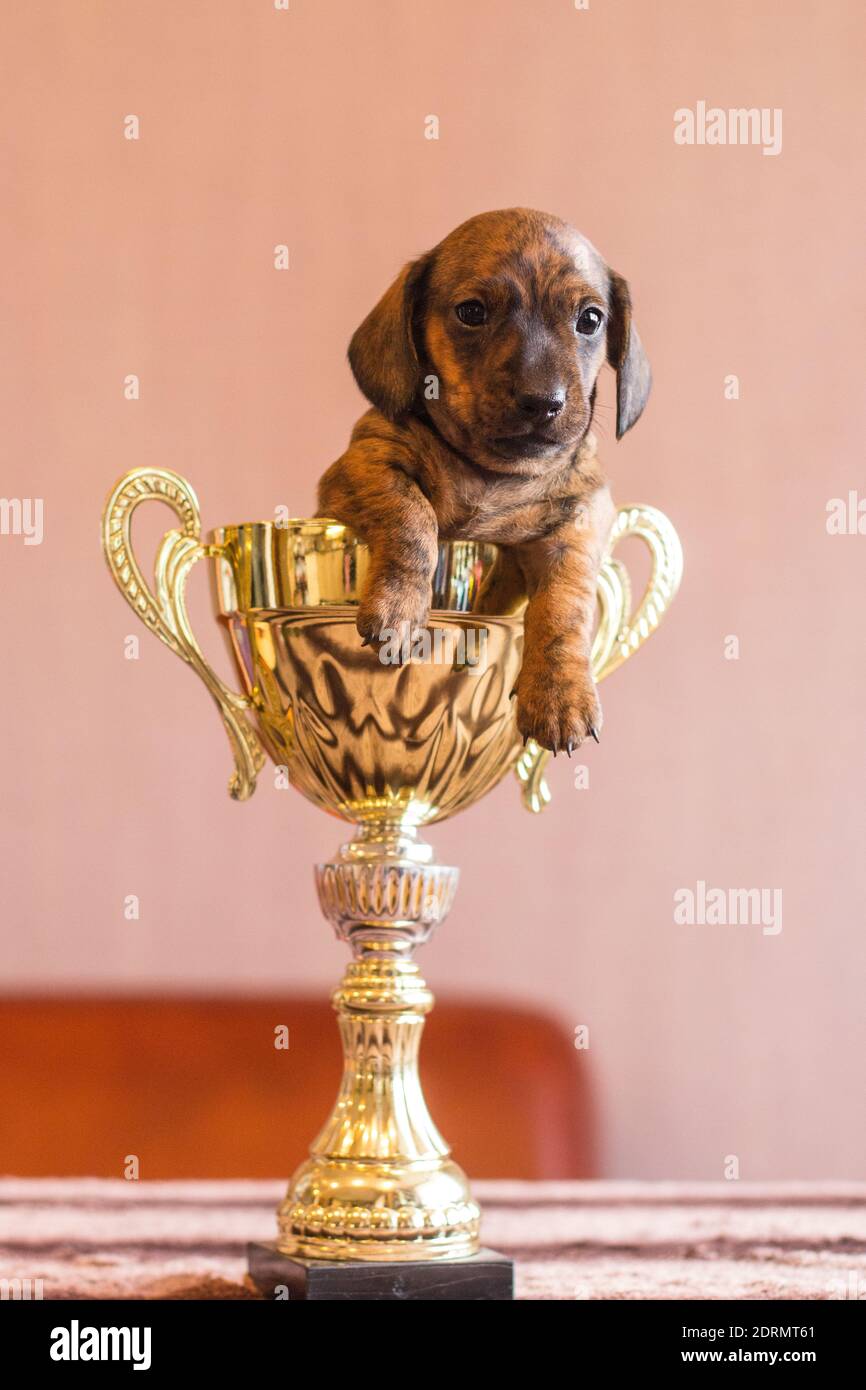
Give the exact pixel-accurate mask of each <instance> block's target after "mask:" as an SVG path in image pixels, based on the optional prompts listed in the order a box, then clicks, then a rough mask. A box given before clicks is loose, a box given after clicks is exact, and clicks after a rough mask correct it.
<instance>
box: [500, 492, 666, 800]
mask: <svg viewBox="0 0 866 1390" xmlns="http://www.w3.org/2000/svg"><path fill="white" fill-rule="evenodd" d="M628 536H637V537H638V539H640V540H642V541H643V542H644V544H645V545H646V546H647V548H648V549H649V552H650V562H651V570H650V577H649V580H648V582H647V586H646V589H645V590H644V593H643V597H642V598H641V601H640V603H639V604H638V606H637V608H636V609H635V611H634V613H632V612H631V584H630V583H629V577H628V571H627V570H626V568H625V566H624V565H623V564H622V563H621V562H620V561H619V560H616V559H614V557H613V555H612V554H611V553H610V552H611V551H612V550H613V548H614V546H616V545H618V544H619V542H620V541H623V540H625V539H626V538H627V537H628ZM682 574H683V551H682V546H681V545H680V538H679V536H678V535H677V533H676V531H675V530H674V528H673V526H672V524H671V523H670V521H669V520H668V518H667V517H666V516H665V514H664V512H660V511H658V510H657V508H655V507H645V506H634V507H620V509H619V511H618V512H617V514H616V520H615V521H614V524H613V529H612V531H611V535H610V542H609V547H608V555H607V559H606V560H605V562H604V564H603V565H602V568H601V572H600V574H599V576H598V607H599V621H598V627H597V629H596V633H595V639H594V641H593V644H592V674H593V676H594V677H595V679H596V681H602V680H604V678H605V676H609V675H610V673H611V672H612V671H615V670H616V669H617V667H619V666H621V665H622V664H623V662H624V661H627V660H628V658H629V657H630V656H633V655H634V653H635V652H636V651H637V649H638V647H642V646H643V644H644V642H645V641H646V640H647V638H648V637H651V636H652V634H653V633H654V632H655V630H656V628H657V627H658V625H659V623H660V622H661V620H662V618H663V617H664V615H665V613H666V612H667V610H668V608H669V607H670V605H671V603H672V602H673V599H674V597H675V595H676V592H677V589H678V588H679V587H680V580H681V579H682ZM550 756H551V755H550V753H549V752H548V751H547V749H546V748H539V746H538V744H537V743H536V742H535V741H534V740H533V739H530V740H529V742H528V743H527V745H526V748H525V749H524V750H523V751H522V752H521V753H520V754H519V756H518V759H517V763H516V765H515V769H514V770H515V772H516V774H517V776H518V777H519V779H520V781H521V782H522V783H523V804H524V805H525V806H526V807H527V808H528V809H529V810H530V811H541V810H543V808H544V807H545V806H546V804H547V802H548V801H549V800H550V791H549V789H548V786H547V783H546V781H545V780H544V769H545V766H546V765H547V761H548V759H549V758H550Z"/></svg>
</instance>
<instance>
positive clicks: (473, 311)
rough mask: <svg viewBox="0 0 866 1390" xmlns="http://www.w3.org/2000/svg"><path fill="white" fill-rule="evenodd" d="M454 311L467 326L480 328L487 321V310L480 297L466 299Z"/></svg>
mask: <svg viewBox="0 0 866 1390" xmlns="http://www.w3.org/2000/svg"><path fill="white" fill-rule="evenodd" d="M454 312H455V314H456V315H457V317H458V318H459V320H460V322H461V323H465V324H466V326H467V328H480V327H481V325H482V323H486V322H487V310H486V309H485V307H484V305H483V304H482V303H481V300H480V299H464V301H463V303H462V304H458V305H457V308H456V309H455V310H454Z"/></svg>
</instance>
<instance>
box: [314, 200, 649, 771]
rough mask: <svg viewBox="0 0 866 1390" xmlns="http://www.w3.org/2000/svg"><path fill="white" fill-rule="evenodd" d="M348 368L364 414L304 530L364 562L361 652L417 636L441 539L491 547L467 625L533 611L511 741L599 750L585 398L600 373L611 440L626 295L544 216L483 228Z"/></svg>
mask: <svg viewBox="0 0 866 1390" xmlns="http://www.w3.org/2000/svg"><path fill="white" fill-rule="evenodd" d="M349 362H350V365H351V368H352V371H353V372H354V375H355V379H356V381H357V383H358V385H359V386H360V388H361V390H362V391H363V393H364V395H365V396H366V397H367V398H368V400H370V401H371V402H372V405H373V409H372V410H368V411H367V413H366V414H365V415H363V416H362V417H361V419H360V420H359V421H358V423H357V425H356V426H355V429H354V430H353V432H352V438H351V441H350V443H349V447H348V449H347V450H346V452H345V453H344V454H343V455H342V456H341V457H340V458H339V459H338V460H337V462H336V463H334V464H333V465H332V466H331V468H329V469H328V471H327V473H326V474H325V475H324V477H323V478H322V480H321V483H320V485H319V513H320V515H322V516H329V517H334V518H335V519H336V520H338V521H342V522H344V523H345V524H346V525H348V526H350V527H351V528H352V529H353V530H354V531H356V532H357V533H358V534H359V535H360V536H361V537H362V538H363V539H364V540H365V541H366V542H367V543H368V545H369V547H370V552H371V561H370V571H369V578H368V582H367V586H366V589H365V591H364V593H363V594H362V596H361V602H360V605H359V608H358V616H357V625H358V632H359V633H360V635H361V637H362V639H364V641H365V642H375V641H377V640H379V639H380V636H382V635H384V634H385V632H386V630H388V631H389V632H394V631H405V629H404V628H402V626H401V625H402V624H405V623H408V624H409V625H410V627H411V629H412V630H414V629H415V628H418V627H423V626H424V624H425V623H426V622H427V616H428V612H429V608H430V602H431V579H432V576H433V573H434V571H435V568H436V561H437V547H438V543H439V541H440V540H455V539H461V538H463V539H474V540H485V541H493V542H495V543H496V544H497V545H498V546H501V547H503V549H502V551H501V553H500V556H499V560H498V561H497V564H496V566H495V567H494V570H493V573H492V575H491V579H490V582H489V584H488V585H487V586H486V588H485V590H484V591H482V595H481V603H482V610H483V611H485V612H488V613H507V612H511V611H513V609H514V608H515V607H516V606H517V605H518V604H519V603H520V602H521V601H522V600H523V599H525V598H528V600H529V602H528V605H527V608H526V612H525V618H524V654H523V665H522V669H521V672H520V677H519V680H518V683H517V688H516V694H517V723H518V727H519V729H520V732H521V733H522V734H523V736H524V741H525V740H526V739H527V738H533V739H535V740H536V741H537V742H538V743H539V744H541V746H542V747H544V748H548V749H550V750H551V751H552V752H554V753H556V752H557V751H558V750H559V749H565V750H567V751H568V753H569V754H570V753H571V752H572V750H573V749H574V748H576V747H577V746H578V745H579V744H580V743H581V742H582V741H583V740H584V739H585V738H586V737H587V736H588V735H592V736H593V737H594V738H595V739H596V741H598V734H599V730H600V729H601V723H602V715H601V707H600V705H599V701H598V694H597V691H596V687H595V682H594V681H593V678H592V671H591V665H590V648H591V642H592V632H593V624H594V617H595V606H596V580H597V576H598V570H599V566H600V564H601V561H602V558H603V555H604V551H605V545H606V542H607V539H608V535H609V532H610V527H611V524H612V521H613V517H614V508H613V504H612V502H611V498H610V493H609V492H608V489H607V486H606V484H605V481H604V476H603V474H602V471H601V468H600V466H599V464H598V461H597V459H596V457H595V441H594V438H593V436H592V435H591V434H590V433H589V429H590V425H591V423H592V417H593V410H594V407H595V398H596V381H597V378H598V374H599V371H600V370H601V367H602V365H603V364H604V363H605V362H608V363H610V365H611V366H612V367H613V368H614V369H615V371H616V374H617V405H616V434H617V438H618V439H619V438H620V437H621V436H622V435H623V434H624V433H625V431H626V430H628V429H630V428H631V426H632V425H633V424H634V423H635V421H636V420H637V419H638V418H639V416H640V415H641V412H642V411H643V409H644V406H645V405H646V402H647V397H648V395H649V390H650V369H649V363H648V362H647V359H646V355H645V354H644V351H643V347H642V345H641V341H640V338H639V336H638V333H637V329H636V328H635V325H634V323H633V321H632V314H631V301H630V297H629V291H628V286H627V284H626V282H625V281H624V280H623V279H622V277H621V276H619V275H617V274H616V272H615V271H612V270H610V269H609V267H608V266H607V265H606V264H605V262H604V261H603V260H602V258H601V256H600V255H599V254H598V252H597V251H596V250H595V248H594V247H593V246H592V245H591V244H590V243H589V242H588V241H587V240H586V239H585V238H584V237H582V236H581V235H580V234H579V233H578V232H577V231H575V230H574V228H573V227H571V226H569V225H568V223H566V222H563V221H561V220H560V219H559V218H557V217H550V216H547V215H546V214H544V213H540V212H532V211H529V210H528V209H525V208H515V209H511V210H508V211H503V212H487V213H482V214H481V215H480V216H478V217H473V218H471V219H470V220H469V221H468V222H464V223H463V224H462V225H461V226H460V227H458V228H457V229H456V231H453V232H451V233H450V235H449V236H447V237H446V238H445V240H444V241H442V242H440V243H439V245H438V246H436V247H434V249H433V250H432V251H429V252H427V254H426V255H424V256H421V257H419V259H418V260H415V261H412V262H410V264H408V265H407V266H406V267H405V268H404V270H403V271H402V272H401V274H400V275H399V276H398V277H397V279H396V280H395V282H394V284H393V285H392V286H391V288H390V289H389V290H387V291H386V293H385V294H384V296H383V297H382V299H381V300H380V301H379V303H378V304H377V305H376V307H375V308H374V309H373V310H372V312H371V313H370V314H368V316H367V318H366V319H365V320H364V322H363V323H362V324H361V326H360V328H359V329H358V330H357V332H356V333H355V335H354V337H353V338H352V341H351V344H350V345H349Z"/></svg>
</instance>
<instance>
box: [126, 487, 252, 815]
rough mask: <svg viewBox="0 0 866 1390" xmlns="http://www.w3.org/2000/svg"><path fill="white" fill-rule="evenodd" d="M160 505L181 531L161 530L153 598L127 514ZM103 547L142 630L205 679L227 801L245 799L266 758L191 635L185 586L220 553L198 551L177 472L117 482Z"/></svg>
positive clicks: (193, 505)
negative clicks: (225, 755)
mask: <svg viewBox="0 0 866 1390" xmlns="http://www.w3.org/2000/svg"><path fill="white" fill-rule="evenodd" d="M153 501H158V502H167V503H168V505H169V506H170V507H171V508H172V510H173V511H175V512H176V513H177V516H178V519H179V521H180V523H181V529H180V530H177V531H167V532H166V534H165V536H164V537H163V539H162V542H161V544H160V547H159V550H158V552H157V557H156V565H155V578H156V595H154V594H153V592H152V591H151V589H150V588H149V587H148V585H147V582H146V581H145V579H144V578H143V576H142V573H141V570H140V569H139V567H138V563H137V561H136V558H135V554H134V552H133V549H132V540H131V536H130V526H131V522H132V514H133V512H134V511H135V509H136V507H138V506H140V504H141V503H142V502H153ZM102 548H103V551H104V552H105V558H106V560H107V561H108V568H109V569H110V570H111V573H112V576H113V578H114V582H115V584H116V585H117V587H118V589H119V590H120V592H121V593H122V594H123V597H124V598H125V599H126V601H127V603H128V604H129V606H130V608H132V609H133V611H134V612H135V613H136V614H137V615H138V617H139V618H140V619H141V621H142V622H143V623H144V625H145V627H149V628H150V629H151V631H152V632H155V633H156V635H157V637H159V638H160V640H161V641H163V642H164V643H165V645H166V646H167V647H170V648H171V650H172V651H173V652H174V653H175V655H176V656H179V657H180V658H181V660H182V661H185V662H187V664H188V665H190V666H191V667H192V668H193V670H194V671H196V672H197V673H198V675H199V676H200V677H201V679H202V680H203V681H204V683H205V685H206V686H207V688H208V690H209V691H210V693H211V695H212V696H213V698H214V700H215V701H216V705H217V708H218V709H219V712H220V714H221V716H222V721H223V724H224V725H225V730H226V733H227V734H228V737H229V742H230V744H231V746H232V752H233V754H234V760H235V771H234V772H233V774H232V776H231V778H230V779H229V795H230V796H232V797H233V798H234V799H235V800H236V801H246V799H247V798H248V797H250V796H252V794H253V792H254V791H255V789H256V775H257V773H259V772H260V771H261V769H262V767H263V766H264V762H265V755H264V752H263V750H262V746H261V744H260V743H259V740H258V738H257V737H256V735H255V733H254V732H253V729H252V728H251V726H250V724H249V722H248V720H247V716H246V711H247V710H248V709H250V708H251V701H250V700H248V699H247V698H246V696H244V695H239V694H237V693H236V692H235V691H234V690H230V689H229V687H228V686H227V685H225V684H224V683H223V682H222V681H221V680H220V678H219V676H218V675H217V674H216V672H215V671H214V670H213V669H212V668H211V667H210V666H209V665H208V663H207V661H206V660H205V658H204V656H203V655H202V653H201V650H200V649H199V645H198V643H197V642H196V640H195V637H194V636H193V633H192V629H191V627H190V624H189V617H188V615H187V611H186V598H185V594H186V581H187V577H188V575H189V572H190V570H191V569H192V567H193V565H194V564H195V562H196V561H197V560H200V559H201V558H202V556H217V555H219V554H220V547H219V546H215V545H203V544H202V542H201V522H200V520H199V510H198V498H197V497H196V495H195V492H194V491H193V489H192V487H191V486H190V484H189V483H188V482H186V480H185V479H184V478H181V477H180V475H179V474H177V473H172V472H171V470H170V469H168V468H133V469H132V471H131V472H130V473H127V474H125V475H124V477H122V478H121V479H120V481H119V482H118V483H117V484H116V486H115V488H114V489H113V491H112V493H111V495H110V497H109V498H108V501H107V502H106V504H105V511H104V512H103V514H102Z"/></svg>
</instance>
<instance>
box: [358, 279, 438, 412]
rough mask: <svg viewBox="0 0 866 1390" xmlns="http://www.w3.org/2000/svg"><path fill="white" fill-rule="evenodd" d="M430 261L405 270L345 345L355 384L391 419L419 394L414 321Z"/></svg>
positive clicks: (409, 404) (418, 370) (418, 366)
mask: <svg viewBox="0 0 866 1390" xmlns="http://www.w3.org/2000/svg"><path fill="white" fill-rule="evenodd" d="M431 258H432V257H431V253H429V252H428V254H427V255H425V256H420V257H419V258H418V260H417V261H410V262H409V264H408V265H405V266H404V267H403V269H402V270H401V272H400V274H399V275H398V276H397V279H396V280H395V281H394V283H393V285H392V286H391V288H390V289H388V290H386V291H385V293H384V294H383V295H382V298H381V299H380V300H379V303H378V304H377V305H376V307H375V309H371V311H370V313H369V314H368V315H367V317H366V318H365V319H364V322H363V323H362V324H361V326H360V328H357V329H356V330H355V332H354V334H353V336H352V341H351V342H350V344H349V365H350V367H351V368H352V371H353V373H354V375H355V380H356V381H357V383H358V385H359V386H360V388H361V390H362V391H363V393H364V395H365V396H366V397H367V399H368V401H372V403H373V405H375V406H376V408H377V409H378V410H381V411H382V414H383V415H387V416H388V418H389V419H391V420H393V419H395V418H396V417H397V416H398V415H402V414H404V413H405V412H406V411H407V410H408V409H409V407H410V406H411V405H412V402H413V401H414V399H415V395H416V392H417V390H418V385H419V379H420V371H421V368H420V363H419V361H418V351H417V348H416V346H415V333H414V321H415V316H416V313H417V311H418V307H419V300H420V295H421V290H422V286H423V282H424V278H425V276H426V273H427V270H428V268H429V265H430V261H431Z"/></svg>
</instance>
